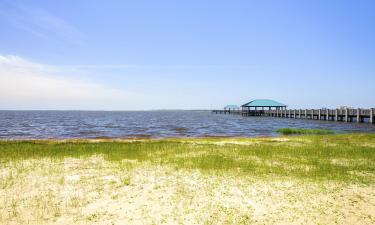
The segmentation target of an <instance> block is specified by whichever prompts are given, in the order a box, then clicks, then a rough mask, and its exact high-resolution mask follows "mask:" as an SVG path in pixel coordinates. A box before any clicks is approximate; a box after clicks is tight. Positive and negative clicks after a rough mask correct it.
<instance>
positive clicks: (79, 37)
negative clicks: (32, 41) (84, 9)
mask: <svg viewBox="0 0 375 225" xmlns="http://www.w3.org/2000/svg"><path fill="white" fill-rule="evenodd" d="M0 6H2V8H3V10H2V9H0V17H1V18H2V19H4V20H6V21H7V22H8V23H9V24H10V25H12V26H14V27H16V28H18V29H21V30H24V31H26V32H29V33H31V34H33V35H35V36H38V37H40V38H43V39H50V38H55V39H56V38H57V39H60V40H64V41H66V40H68V41H71V42H73V43H82V42H83V39H85V35H84V34H83V33H82V32H81V31H80V30H79V29H77V28H76V27H74V26H73V25H71V24H70V23H68V22H67V21H66V20H64V19H62V18H60V17H58V16H57V15H55V14H53V13H51V12H49V11H47V10H45V9H42V8H38V7H35V6H31V5H25V4H21V3H16V2H8V3H7V4H5V3H2V4H1V5H0ZM5 9H6V10H5Z"/></svg>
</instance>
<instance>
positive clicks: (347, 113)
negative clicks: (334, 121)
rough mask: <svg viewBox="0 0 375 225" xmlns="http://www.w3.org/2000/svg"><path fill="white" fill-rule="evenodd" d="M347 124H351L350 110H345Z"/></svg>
mask: <svg viewBox="0 0 375 225" xmlns="http://www.w3.org/2000/svg"><path fill="white" fill-rule="evenodd" d="M345 122H349V109H345Z"/></svg>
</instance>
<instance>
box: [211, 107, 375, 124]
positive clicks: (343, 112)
mask: <svg viewBox="0 0 375 225" xmlns="http://www.w3.org/2000/svg"><path fill="white" fill-rule="evenodd" d="M212 112H213V113H215V114H235V115H242V116H266V117H280V118H294V119H311V120H326V121H343V122H357V123H363V122H368V123H372V124H374V123H375V109H373V108H372V109H276V110H263V109H262V110H246V109H245V110H212Z"/></svg>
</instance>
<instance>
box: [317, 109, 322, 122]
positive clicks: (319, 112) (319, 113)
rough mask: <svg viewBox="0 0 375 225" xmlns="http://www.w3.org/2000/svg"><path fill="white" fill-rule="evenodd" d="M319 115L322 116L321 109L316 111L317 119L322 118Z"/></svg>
mask: <svg viewBox="0 0 375 225" xmlns="http://www.w3.org/2000/svg"><path fill="white" fill-rule="evenodd" d="M321 116H322V110H321V109H319V111H318V120H321V119H322V118H321Z"/></svg>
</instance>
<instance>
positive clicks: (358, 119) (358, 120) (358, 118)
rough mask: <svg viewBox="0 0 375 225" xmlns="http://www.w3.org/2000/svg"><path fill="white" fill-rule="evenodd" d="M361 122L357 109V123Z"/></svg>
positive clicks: (359, 110)
mask: <svg viewBox="0 0 375 225" xmlns="http://www.w3.org/2000/svg"><path fill="white" fill-rule="evenodd" d="M360 122H361V109H359V108H358V109H357V123H360Z"/></svg>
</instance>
